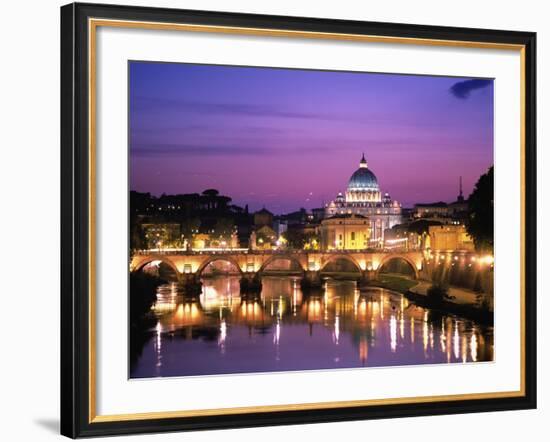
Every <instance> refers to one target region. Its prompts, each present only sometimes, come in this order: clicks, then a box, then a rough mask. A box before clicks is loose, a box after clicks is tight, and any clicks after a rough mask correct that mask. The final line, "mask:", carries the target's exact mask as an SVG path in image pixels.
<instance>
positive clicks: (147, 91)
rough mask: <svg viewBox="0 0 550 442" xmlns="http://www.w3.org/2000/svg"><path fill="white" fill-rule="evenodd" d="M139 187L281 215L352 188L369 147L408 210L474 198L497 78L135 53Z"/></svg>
mask: <svg viewBox="0 0 550 442" xmlns="http://www.w3.org/2000/svg"><path fill="white" fill-rule="evenodd" d="M129 69H130V90H129V96H130V188H131V189H132V190H137V191H140V192H151V193H152V194H154V195H160V194H162V193H167V194H176V193H194V192H197V193H200V192H202V191H203V190H205V189H207V188H216V189H218V190H219V191H220V192H221V193H222V194H224V195H227V196H230V197H232V198H233V202H234V203H235V204H238V205H241V206H244V205H245V204H249V207H250V209H251V210H256V209H259V208H261V207H262V206H265V207H266V208H268V209H270V210H271V211H273V212H274V213H284V212H288V211H292V210H297V209H298V208H300V207H305V208H313V207H320V206H321V205H322V203H323V202H328V201H330V200H331V199H332V198H334V196H335V195H336V194H337V193H338V192H339V191H345V189H346V186H347V182H348V179H349V177H350V175H351V174H352V173H353V172H354V171H355V169H357V167H358V164H359V160H360V158H361V154H362V152H365V156H366V159H367V161H368V165H369V168H370V169H371V170H372V171H373V172H374V173H375V174H376V176H377V178H378V182H379V184H380V188H381V190H382V192H389V193H390V194H391V196H392V198H394V199H397V200H398V201H400V202H401V203H402V204H403V206H404V207H410V206H412V205H413V204H414V203H416V202H433V201H439V200H443V201H452V200H454V199H456V196H457V194H458V179H459V176H460V175H462V176H463V183H464V194H465V196H466V197H467V196H468V195H469V194H470V192H471V191H472V188H473V186H474V184H475V182H476V181H477V179H478V177H479V176H480V175H481V174H482V173H484V172H485V171H486V170H487V168H488V167H489V166H491V165H492V163H493V82H492V81H488V80H480V79H470V78H456V77H453V78H450V77H431V76H411V75H391V74H370V73H348V72H326V71H307V70H292V69H271V68H248V67H232V66H209V65H192V64H179V63H150V62H130V67H129Z"/></svg>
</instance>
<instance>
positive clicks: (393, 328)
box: [390, 315, 397, 353]
mask: <svg viewBox="0 0 550 442" xmlns="http://www.w3.org/2000/svg"><path fill="white" fill-rule="evenodd" d="M390 346H391V351H392V352H393V353H395V351H396V350H397V319H396V318H395V315H391V318H390Z"/></svg>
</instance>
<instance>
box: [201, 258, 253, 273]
mask: <svg viewBox="0 0 550 442" xmlns="http://www.w3.org/2000/svg"><path fill="white" fill-rule="evenodd" d="M216 261H222V262H228V263H230V264H231V265H233V266H234V267H236V268H237V270H238V271H239V274H241V275H242V273H243V271H242V269H241V266H240V265H239V263H238V262H237V260H236V259H235V258H232V257H231V256H210V257H208V258H206V259H205V260H204V261H203V262H202V263H201V265H199V268H198V269H197V272H196V274H197V276H201V274H202V272H203V271H204V269H205V268H206V267H207V266H208V265H209V264H212V263H213V262H216Z"/></svg>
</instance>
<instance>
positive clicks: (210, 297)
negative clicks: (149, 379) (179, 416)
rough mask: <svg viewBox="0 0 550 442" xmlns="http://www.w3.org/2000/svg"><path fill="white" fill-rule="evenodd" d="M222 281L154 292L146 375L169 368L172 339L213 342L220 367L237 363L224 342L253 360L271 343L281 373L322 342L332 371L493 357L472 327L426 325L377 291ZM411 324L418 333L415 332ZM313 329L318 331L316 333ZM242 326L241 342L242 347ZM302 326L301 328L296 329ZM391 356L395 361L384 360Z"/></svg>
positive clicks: (408, 307)
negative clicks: (248, 289)
mask: <svg viewBox="0 0 550 442" xmlns="http://www.w3.org/2000/svg"><path fill="white" fill-rule="evenodd" d="M229 279H230V280H229ZM229 279H228V278H226V277H224V278H221V279H220V280H218V279H217V277H210V278H207V279H204V280H203V281H202V282H203V291H202V294H201V295H200V296H198V297H196V298H193V299H187V298H186V297H185V296H184V295H182V292H181V290H180V289H179V288H178V286H177V284H176V283H171V284H167V285H166V286H161V287H159V290H158V292H157V302H156V303H155V304H154V305H153V307H152V311H153V313H154V314H155V315H156V317H157V322H156V328H155V339H154V340H153V341H152V342H153V350H154V351H155V354H154V359H153V361H155V363H154V364H153V365H154V367H156V370H155V371H154V372H153V373H152V375H157V376H161V375H163V370H168V368H165V367H166V364H167V363H168V362H167V361H170V362H169V363H170V364H173V360H174V359H175V358H173V357H170V358H166V357H164V358H163V356H164V355H165V352H169V351H175V350H171V349H173V348H174V347H176V348H177V345H180V344H178V343H179V342H183V343H186V342H187V343H190V342H191V341H195V342H196V346H197V347H196V348H203V347H204V346H205V345H206V344H207V343H208V342H209V340H210V342H212V338H213V339H214V342H217V343H218V345H217V346H216V345H214V348H215V349H216V353H217V355H219V356H220V357H221V355H223V357H224V359H223V360H222V361H218V363H220V364H223V363H224V362H223V361H234V360H235V358H237V354H233V353H232V352H231V351H229V350H228V349H229V348H231V347H228V342H231V344H232V345H236V346H239V347H240V350H239V353H238V354H240V356H239V357H243V358H245V361H246V360H248V361H251V362H250V363H253V362H254V359H252V358H253V356H252V353H247V352H248V351H249V348H250V349H251V350H250V351H252V350H253V351H260V350H258V348H259V346H260V345H261V343H262V342H265V341H263V339H264V337H269V340H270V341H272V343H271V342H270V343H271V346H270V348H273V346H274V347H275V348H276V352H275V354H273V353H271V355H272V356H271V357H275V358H276V360H277V361H279V362H278V363H281V364H282V365H281V367H282V368H285V367H287V366H288V364H290V363H291V359H292V358H301V357H302V355H301V353H304V354H307V353H308V352H311V351H315V352H323V351H325V352H326V351H327V349H328V348H330V346H327V345H326V344H327V339H328V342H329V343H331V345H337V346H338V347H339V350H338V354H337V355H334V354H332V355H331V357H330V359H329V360H332V361H333V362H332V363H334V364H335V366H343V365H342V364H349V363H350V361H356V363H358V364H361V365H367V360H368V365H370V366H384V365H393V363H394V361H398V360H399V361H405V362H406V363H411V364H414V363H426V362H430V363H432V362H433V363H439V362H459V361H462V362H465V361H473V362H476V361H479V360H480V359H481V360H486V359H483V358H492V334H491V335H486V333H485V331H480V329H478V328H476V326H475V325H473V324H472V323H471V322H464V321H463V320H461V319H457V318H456V317H450V316H445V315H443V317H441V316H437V318H438V319H436V320H432V319H431V316H430V315H429V311H428V310H427V309H424V308H422V307H419V306H416V305H414V304H413V303H409V301H407V300H406V299H405V298H403V297H402V296H399V295H396V294H391V293H390V292H387V291H385V290H383V289H378V288H373V289H372V290H366V291H365V290H362V291H361V292H359V290H358V288H357V285H356V284H355V283H354V282H346V281H332V280H328V281H326V282H325V283H324V285H323V288H321V289H319V291H318V292H313V293H308V294H307V295H304V294H303V293H302V290H301V286H300V281H299V279H297V278H282V277H269V278H267V279H266V278H264V280H263V281H262V283H263V289H262V292H261V293H258V294H247V295H246V296H241V294H240V293H239V282H238V278H233V279H231V278H229ZM407 321H409V324H407V323H406V322H407ZM418 321H420V323H421V329H418V328H417V327H416V326H417V324H418ZM433 321H435V322H433ZM314 325H316V326H317V327H319V328H318V329H316V332H315V333H313V326H314ZM283 326H285V336H286V337H287V338H286V339H285V340H283V341H284V342H282V341H281V333H282V328H283ZM243 327H245V329H244V330H245V333H244V336H246V337H247V339H248V341H247V342H243V332H242V331H241V330H243ZM303 327H305V331H301V330H303ZM317 330H318V331H317ZM300 333H304V334H303V335H300ZM416 333H419V336H418V338H417V337H416ZM308 335H309V336H308ZM163 336H164V339H170V342H171V344H170V345H168V346H166V345H164V346H163V345H162V344H163V342H162V340H163ZM344 337H345V339H344ZM415 339H421V340H422V346H418V348H417V347H416V346H415V345H414V344H415ZM173 343H176V344H177V345H174V344H173ZM203 343H204V345H203ZM297 345H305V346H308V345H311V347H304V349H306V350H307V351H304V352H302V351H301V348H302V347H300V348H299V347H297ZM369 347H370V348H369ZM186 351H191V350H186ZM201 351H207V350H204V349H203V350H201ZM272 351H273V350H272ZM349 352H352V353H353V355H354V356H353V357H350V356H349ZM179 354H184V352H181V353H179ZM258 354H260V353H258ZM390 354H393V355H396V356H392V357H391V359H390V356H389V355H390ZM258 357H264V358H265V356H258ZM304 357H305V356H304ZM246 358H248V359H246ZM183 359H185V358H183ZM149 360H151V358H150V359H149ZM180 360H181V358H180ZM210 360H212V361H215V359H212V358H210ZM264 360H265V359H264ZM182 363H184V362H182ZM234 363H236V362H234ZM239 363H240V362H239ZM285 364H286V365H285Z"/></svg>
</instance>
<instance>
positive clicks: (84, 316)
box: [61, 3, 537, 438]
mask: <svg viewBox="0 0 550 442" xmlns="http://www.w3.org/2000/svg"><path fill="white" fill-rule="evenodd" d="M90 18H104V19H116V20H130V21H146V22H160V23H186V24H198V25H211V26H231V27H240V28H255V29H278V30H290V31H306V32H314V33H335V34H354V35H374V36H387V37H398V38H404V39H409V38H413V39H429V40H445V41H455V42H479V43H495V44H510V45H521V46H522V47H523V51H524V160H525V163H524V164H525V168H524V177H525V179H524V214H523V215H524V233H525V237H524V244H525V246H524V251H525V253H524V270H525V271H524V280H523V281H522V284H523V288H524V292H525V300H524V307H525V308H524V325H525V326H524V347H523V348H524V352H523V356H524V390H523V391H524V393H525V394H524V395H522V396H516V397H495V398H481V399H467V400H449V401H437V402H420V403H414V402H411V403H401V404H389V405H369V406H365V407H362V406H359V407H357V406H355V407H335V408H322V409H317V410H294V411H292V410H288V411H272V412H255V413H254V412H252V413H246V414H227V415H217V416H195V417H163V418H155V417H151V418H144V419H139V420H131V419H130V420H126V419H121V420H114V421H105V422H103V421H98V422H95V421H93V419H91V418H90V416H91V414H90V407H91V403H90V388H91V386H90V381H91V379H90V372H89V369H88V368H89V364H90V344H89V343H90V336H89V333H90V303H89V301H90V290H89V287H90V271H89V269H90V262H89V261H90V260H89V256H90V242H89V237H88V231H89V226H90V222H91V221H90V211H89V201H90V197H91V196H90V195H91V194H90V186H89V179H88V178H89V167H90V163H89V155H88V140H89V137H90V135H91V134H90V131H89V127H88V121H89V104H90V103H89V99H88V97H89V77H88V69H89V64H88V63H89V45H88V43H89V40H88V39H89V26H88V20H89V19H90ZM535 148H536V34H535V33H532V32H515V31H514V32H512V31H501V30H488V29H468V28H450V27H439V26H422V25H409V24H394V23H376V22H358V21H347V20H329V19H314V18H302V17H284V16H267V15H253V14H240V13H239V14H236V13H224V12H207V11H194V10H179V9H166V8H148V7H128V6H115V5H95V4H78V3H73V4H69V5H66V6H63V7H62V8H61V433H62V434H63V435H65V436H68V437H71V438H76V437H85V436H104V435H116V434H133V433H144V432H166V431H183V430H200V429H221V428H239V427H250V426H266V425H286V424H299V423H314V422H335V421H347V420H358V419H377V418H392V417H406V416H426V415H439V414H452V413H475V412H483V411H498V410H518V409H529V408H536V385H537V381H536V259H537V257H536V149H535Z"/></svg>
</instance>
